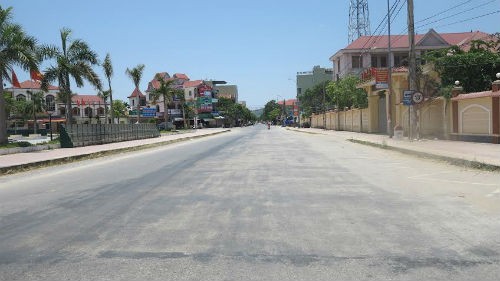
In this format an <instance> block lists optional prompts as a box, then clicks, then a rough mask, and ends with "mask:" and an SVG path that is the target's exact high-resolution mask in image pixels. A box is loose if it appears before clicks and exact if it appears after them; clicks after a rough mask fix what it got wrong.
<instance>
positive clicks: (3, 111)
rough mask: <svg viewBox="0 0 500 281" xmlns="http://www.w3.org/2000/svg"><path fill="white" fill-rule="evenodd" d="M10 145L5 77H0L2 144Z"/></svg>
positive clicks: (0, 137)
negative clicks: (4, 86) (4, 88)
mask: <svg viewBox="0 0 500 281" xmlns="http://www.w3.org/2000/svg"><path fill="white" fill-rule="evenodd" d="M6 143H8V139H7V113H6V107H5V97H4V96H3V77H2V75H0V144H6Z"/></svg>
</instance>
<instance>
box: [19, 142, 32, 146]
mask: <svg viewBox="0 0 500 281" xmlns="http://www.w3.org/2000/svg"><path fill="white" fill-rule="evenodd" d="M17 146H19V147H28V146H31V143H30V142H27V141H19V142H17Z"/></svg>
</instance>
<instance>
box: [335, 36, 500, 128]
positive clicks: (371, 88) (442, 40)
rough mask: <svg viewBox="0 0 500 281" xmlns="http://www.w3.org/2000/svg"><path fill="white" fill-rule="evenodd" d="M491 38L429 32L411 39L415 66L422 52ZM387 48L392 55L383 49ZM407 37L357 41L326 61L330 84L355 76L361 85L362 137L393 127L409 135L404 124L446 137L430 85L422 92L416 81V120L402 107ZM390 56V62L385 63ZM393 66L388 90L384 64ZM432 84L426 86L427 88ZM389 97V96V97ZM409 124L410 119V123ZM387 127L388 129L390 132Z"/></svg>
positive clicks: (423, 85)
mask: <svg viewBox="0 0 500 281" xmlns="http://www.w3.org/2000/svg"><path fill="white" fill-rule="evenodd" d="M490 37H491V35H490V34H487V33H484V32H481V31H473V32H461V33H437V32H436V31H435V30H433V29H431V30H429V32H427V33H426V34H417V35H416V36H415V50H416V62H417V64H419V65H424V64H425V60H424V59H423V57H424V54H425V53H426V52H429V51H432V50H438V49H445V48H449V47H452V46H458V47H459V48H461V49H464V50H467V49H468V48H469V47H470V45H471V42H472V41H474V40H484V41H488V40H489V39H490ZM389 40H390V43H391V53H390V54H389V50H388V45H389ZM409 49H410V48H409V42H408V35H394V36H390V38H389V36H387V35H383V36H362V37H360V38H358V39H357V40H356V41H354V42H353V43H351V44H350V45H348V46H347V47H346V48H344V49H342V50H339V51H338V52H336V53H335V54H334V55H333V56H332V57H330V61H332V63H333V66H334V67H333V68H334V76H335V77H334V80H339V79H341V78H342V77H345V76H346V75H356V76H359V77H360V79H361V80H362V82H361V83H360V84H359V85H358V87H359V88H362V89H364V90H365V91H366V93H367V95H368V108H367V109H365V110H363V112H362V114H358V115H357V116H361V117H360V118H357V117H356V118H354V117H353V118H354V119H356V120H357V119H360V120H362V121H363V122H362V123H363V126H358V127H359V128H362V127H363V128H364V127H366V131H367V132H378V133H386V132H387V133H389V131H390V130H391V129H392V128H394V127H402V128H403V130H404V131H405V133H406V134H408V128H409V127H410V126H409V125H408V124H409V123H410V122H416V125H415V124H414V126H416V127H417V128H418V130H419V134H421V135H428V136H433V137H441V136H443V135H445V134H446V130H445V129H443V127H442V126H441V124H442V123H443V122H445V121H446V118H447V117H446V118H445V117H443V113H442V112H441V111H442V108H443V102H444V101H443V100H442V99H430V97H431V96H433V94H432V91H435V89H433V87H432V86H429V87H427V86H426V83H425V81H424V80H421V81H420V85H421V89H420V91H421V93H420V94H421V95H422V96H423V101H427V100H429V101H430V102H429V103H425V102H424V103H422V104H421V105H419V106H418V107H417V108H416V110H417V116H419V117H418V118H417V120H413V121H412V120H410V111H409V107H408V106H406V105H405V101H404V100H405V99H404V92H405V91H406V90H408V88H409V81H408V80H409V79H408V56H409ZM389 55H390V60H389ZM389 61H392V72H391V78H392V83H391V88H390V91H388V88H389V85H388V77H389V76H388V75H389V72H388V66H389V65H388V63H389ZM429 85H431V84H429ZM389 93H390V95H389ZM365 116H366V117H365ZM412 119H413V118H412ZM389 126H391V127H389Z"/></svg>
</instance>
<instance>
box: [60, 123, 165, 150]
mask: <svg viewBox="0 0 500 281" xmlns="http://www.w3.org/2000/svg"><path fill="white" fill-rule="evenodd" d="M159 136H160V131H158V129H157V128H156V125H155V124H151V123H144V124H74V125H71V130H68V129H67V128H66V126H62V127H61V136H60V141H61V147H78V146H87V145H96V144H105V143H112V142H120V141H128V140H137V139H147V138H156V137H159Z"/></svg>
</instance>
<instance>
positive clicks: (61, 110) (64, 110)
mask: <svg viewBox="0 0 500 281" xmlns="http://www.w3.org/2000/svg"><path fill="white" fill-rule="evenodd" d="M59 112H60V114H61V115H66V108H65V107H59Z"/></svg>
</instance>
